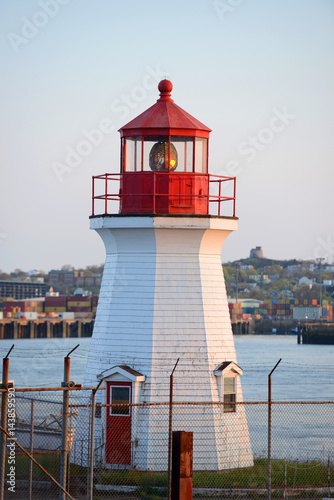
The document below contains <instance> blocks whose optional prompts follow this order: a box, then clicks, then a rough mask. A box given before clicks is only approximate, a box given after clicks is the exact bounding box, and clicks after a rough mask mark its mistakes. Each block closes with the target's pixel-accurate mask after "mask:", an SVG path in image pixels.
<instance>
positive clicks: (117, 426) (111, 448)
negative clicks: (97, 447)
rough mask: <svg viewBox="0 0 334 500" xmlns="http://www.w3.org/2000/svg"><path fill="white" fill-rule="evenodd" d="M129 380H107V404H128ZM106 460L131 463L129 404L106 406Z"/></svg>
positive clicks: (130, 399)
mask: <svg viewBox="0 0 334 500" xmlns="http://www.w3.org/2000/svg"><path fill="white" fill-rule="evenodd" d="M131 390H132V384H131V382H107V404H112V405H128V404H130V403H131V401H132V394H131ZM107 410H108V411H107V443H106V462H107V464H113V465H131V406H110V407H107Z"/></svg>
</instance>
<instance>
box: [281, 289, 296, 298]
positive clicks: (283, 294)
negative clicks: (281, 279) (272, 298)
mask: <svg viewBox="0 0 334 500" xmlns="http://www.w3.org/2000/svg"><path fill="white" fill-rule="evenodd" d="M279 296H280V297H288V298H289V299H293V293H292V292H291V290H281V291H280V292H279Z"/></svg>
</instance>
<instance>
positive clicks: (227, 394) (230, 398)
mask: <svg viewBox="0 0 334 500" xmlns="http://www.w3.org/2000/svg"><path fill="white" fill-rule="evenodd" d="M223 381H224V412H225V413H233V412H235V411H236V405H235V404H229V403H235V402H236V387H235V386H236V377H223Z"/></svg>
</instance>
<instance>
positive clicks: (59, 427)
mask: <svg viewBox="0 0 334 500" xmlns="http://www.w3.org/2000/svg"><path fill="white" fill-rule="evenodd" d="M102 390H103V389H102ZM63 392H64V390H54V389H53V390H50V389H47V390H46V389H43V390H42V389H39V390H20V389H15V391H12V394H14V396H11V397H9V394H10V392H8V391H5V397H7V398H8V419H7V433H8V436H11V437H12V438H14V439H15V440H16V441H17V444H15V443H13V441H12V440H11V439H10V438H9V437H8V438H7V442H6V456H5V488H4V492H3V498H5V499H7V498H8V499H9V498H14V495H13V493H14V492H15V498H16V499H25V500H27V499H43V500H44V499H45V498H48V499H53V498H64V499H65V498H75V499H86V498H87V499H88V498H94V499H96V500H97V499H108V498H111V499H118V498H124V499H135V498H147V499H152V500H154V499H160V498H161V499H163V498H167V492H168V442H169V441H168V439H169V435H168V429H169V410H170V406H169V404H168V403H166V404H149V405H148V404H147V405H145V404H141V405H123V404H119V405H106V404H93V406H92V402H93V403H94V399H93V390H91V389H80V390H79V388H75V390H74V389H73V390H71V389H69V391H68V392H69V405H68V410H67V424H68V425H67V436H66V439H65V440H64V420H63V416H64V415H63ZM9 403H10V406H9ZM231 405H232V406H233V404H232V403H229V404H228V406H227V405H226V403H225V405H224V403H174V404H173V430H187V431H192V432H193V440H194V448H193V469H194V472H193V498H202V499H206V498H208V499H209V498H216V499H226V498H236V499H239V498H250V499H256V498H267V497H268V403H267V402H245V403H235V408H232V409H233V410H234V409H235V411H231ZM241 412H245V413H246V419H247V427H248V428H247V427H246V428H245V429H244V431H240V428H239V427H236V428H235V429H236V430H238V432H239V435H238V436H237V439H233V440H231V439H230V437H231V433H233V432H234V431H235V429H234V427H233V421H235V420H236V419H237V418H238V415H239V414H240V413H241ZM221 414H225V417H226V418H225V419H221V418H220V415H221ZM212 415H214V418H216V419H217V421H218V422H219V425H218V426H216V428H215V429H214V430H212V431H210V429H209V428H208V432H203V421H204V422H205V420H206V419H208V417H209V416H210V420H208V421H212V420H211V419H212ZM271 415H272V421H271V428H272V434H271V470H270V472H271V491H270V494H271V496H272V498H283V499H288V498H294V499H295V498H330V497H331V496H333V494H334V484H333V486H332V483H334V402H273V403H272V406H271ZM148 419H150V420H152V421H155V422H156V425H155V426H154V429H155V431H154V432H150V433H149V432H148V426H147V422H148ZM199 422H200V423H201V425H199ZM65 428H66V426H65ZM151 428H152V427H151ZM196 428H197V429H198V432H197V431H196ZM1 434H2V438H3V436H4V432H3V431H2V432H1ZM230 442H233V443H234V444H233V446H230V447H229V443H230ZM63 443H66V445H65V448H64V446H63ZM217 443H218V446H217ZM235 443H237V445H236V444H235ZM249 443H250V446H251V453H249V450H250V448H249ZM19 445H20V446H21V447H22V448H23V449H24V450H25V451H26V452H28V453H29V454H30V455H31V456H32V457H33V459H34V460H35V461H36V462H38V463H39V464H40V465H41V466H42V467H43V469H44V470H42V469H41V468H39V467H38V465H37V464H36V463H34V462H33V461H32V459H31V458H30V457H29V456H27V455H26V454H25V452H24V451H22V449H21V448H20V447H19ZM219 447H222V448H223V449H224V454H223V457H220V458H219V457H217V452H216V451H215V450H216V449H217V448H218V449H219ZM215 455H216V459H215V458H214V457H215ZM64 458H66V460H65V462H64ZM64 464H65V470H62V467H63V466H64ZM62 474H64V476H63V477H64V478H65V481H64V482H63V483H62ZM59 483H62V484H63V487H64V489H65V490H66V491H67V492H68V493H62V491H61V489H60V487H59ZM11 485H13V486H11ZM10 488H12V489H10ZM90 490H91V491H92V496H91V497H90V496H89V494H90Z"/></svg>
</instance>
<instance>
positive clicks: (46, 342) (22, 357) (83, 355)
mask: <svg viewBox="0 0 334 500" xmlns="http://www.w3.org/2000/svg"><path fill="white" fill-rule="evenodd" d="M234 340H235V346H236V351H237V358H238V365H239V366H240V367H241V368H242V369H243V376H242V377H241V381H242V388H243V395H244V400H245V401H248V402H250V401H264V402H265V401H267V395H268V374H269V373H270V372H271V370H272V369H273V368H274V366H275V364H276V363H277V361H278V360H279V359H280V358H282V361H281V363H280V364H279V365H278V367H277V368H276V370H275V371H274V373H273V374H272V399H273V401H285V402H289V401H318V402H320V401H334V363H333V360H334V346H325V345H297V338H296V336H284V335H278V336H276V335H251V336H240V337H239V336H236V337H234ZM13 343H14V344H15V347H14V349H13V351H12V352H11V354H10V357H9V359H10V364H9V379H10V380H12V379H13V380H15V385H16V387H59V386H60V383H61V381H62V380H63V360H64V357H65V356H66V355H67V354H68V353H69V352H70V351H71V350H72V349H73V348H74V347H75V346H76V345H77V344H80V345H79V347H78V349H76V350H75V351H74V352H73V353H72V354H71V377H70V378H71V380H73V381H74V382H75V383H79V384H82V383H83V378H84V372H85V367H86V361H87V356H88V351H89V345H90V339H89V338H83V339H76V338H71V339H31V340H30V339H20V340H15V341H14V342H13V340H1V342H0V356H1V357H4V356H6V354H7V352H8V351H9V349H10V347H11V345H12V344H13ZM38 397H41V396H40V395H39V396H38ZM45 397H47V396H46V395H45V394H44V395H43V398H45ZM59 397H60V398H61V396H60V394H59V396H58V394H57V397H56V399H58V398H59ZM246 415H247V422H248V428H249V433H250V438H251V444H252V449H253V453H254V455H255V456H265V454H266V446H267V405H265V404H263V405H257V406H256V405H248V406H246ZM333 423H334V416H333V407H332V405H323V406H320V405H303V406H301V405H290V404H288V405H276V406H274V407H273V440H272V446H273V456H274V457H276V458H285V459H287V458H291V459H294V460H304V461H305V460H308V459H309V457H311V458H313V459H317V460H322V461H324V463H325V461H326V460H327V457H330V458H331V459H334V429H333Z"/></svg>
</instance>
